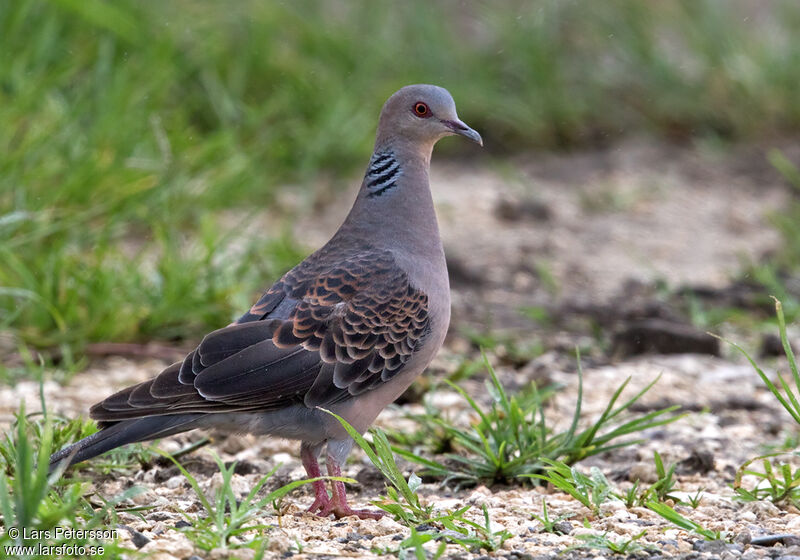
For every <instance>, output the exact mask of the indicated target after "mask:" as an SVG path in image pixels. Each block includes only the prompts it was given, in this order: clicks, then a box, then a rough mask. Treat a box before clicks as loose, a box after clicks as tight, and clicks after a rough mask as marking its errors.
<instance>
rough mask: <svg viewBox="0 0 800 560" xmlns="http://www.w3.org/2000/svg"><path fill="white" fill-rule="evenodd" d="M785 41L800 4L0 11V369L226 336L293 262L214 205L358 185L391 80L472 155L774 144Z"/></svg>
mask: <svg viewBox="0 0 800 560" xmlns="http://www.w3.org/2000/svg"><path fill="white" fill-rule="evenodd" d="M797 29H800V4H798V3H797V2H793V1H785V2H781V1H771V2H746V1H742V2H731V1H723V0H717V1H714V0H704V1H700V0H688V1H684V2H628V1H617V0H610V1H603V2H594V1H584V2H571V1H563V2H555V1H516V2H514V1H511V2H493V1H478V2H457V1H453V0H444V1H441V2H429V1H426V0H407V1H405V2H402V3H391V4H390V3H388V2H372V1H360V2H345V1H333V0H331V1H325V2H308V1H292V2H285V3H277V2H263V1H238V2H210V1H188V0H178V1H173V2H160V3H156V2H140V1H135V0H118V1H115V2H106V1H101V0H52V1H41V0H6V1H3V2H0V333H2V334H0V345H1V346H0V353H2V352H4V351H7V352H11V351H13V352H17V351H19V350H20V349H23V348H30V347H33V348H51V347H58V348H60V350H59V351H60V352H61V353H62V354H63V355H65V356H80V352H81V349H82V348H83V347H84V346H85V344H87V343H88V342H91V341H141V340H150V339H161V340H182V339H192V338H194V337H197V336H199V335H201V334H202V333H204V332H206V331H207V330H209V329H212V328H216V327H218V326H219V325H222V324H225V323H226V322H228V321H229V320H230V319H231V318H232V317H234V316H236V314H237V313H238V312H240V311H241V309H243V308H245V307H246V306H247V305H249V303H250V301H251V299H252V297H253V296H254V295H255V293H256V292H255V291H254V290H256V289H257V287H259V286H264V285H265V284H264V279H267V278H274V277H275V276H277V275H278V274H279V273H280V272H281V271H282V270H284V269H285V268H287V267H288V266H290V265H292V264H294V263H295V262H296V261H297V260H298V259H299V258H300V257H301V256H302V255H303V254H304V253H305V252H306V251H307V249H308V248H306V247H303V246H300V245H298V242H297V241H295V240H293V239H291V238H290V236H289V235H288V234H284V235H282V236H279V237H277V238H276V237H275V236H271V237H268V236H266V235H261V236H259V235H255V236H254V235H252V231H251V232H250V233H249V234H248V235H244V233H243V231H242V228H237V227H230V225H227V226H226V224H225V223H224V222H223V217H224V216H225V213H224V210H226V209H236V211H237V212H239V213H240V216H241V217H240V219H239V222H240V223H241V224H243V225H247V224H249V220H248V216H250V215H252V210H253V209H263V208H267V207H269V206H270V205H272V204H274V202H273V200H274V194H275V189H276V187H277V186H279V185H293V186H292V187H291V188H295V189H298V191H299V192H303V191H307V190H311V189H318V188H320V187H321V186H322V185H328V186H329V187H330V188H338V186H340V185H342V184H344V181H352V180H354V179H353V178H354V177H357V175H358V173H359V172H360V170H361V167H362V166H363V165H364V164H365V162H366V159H367V157H368V154H369V151H370V147H371V143H372V140H373V131H374V126H375V122H376V115H377V112H378V110H379V109H380V106H381V104H382V103H383V101H384V100H385V99H386V97H387V96H388V95H389V94H391V93H392V92H393V91H394V90H395V89H397V88H398V87H400V86H402V85H405V84H407V83H415V82H430V83H436V84H439V85H443V86H445V87H447V88H448V89H450V90H451V92H452V93H453V94H454V97H455V98H456V100H457V102H458V104H459V112H460V114H461V116H462V117H463V118H464V120H466V121H467V122H469V123H470V124H471V125H472V126H474V127H475V128H476V129H478V130H480V131H481V133H482V134H483V135H484V138H485V141H486V145H487V154H486V155H483V156H482V157H486V158H487V159H494V158H503V157H506V156H509V155H519V154H524V153H526V152H531V151H533V150H543V149H544V150H567V149H576V148H582V147H597V146H602V145H608V144H611V143H613V142H615V141H616V140H618V139H620V138H622V137H624V136H626V135H632V134H651V135H654V136H657V137H660V138H663V139H664V140H665V141H670V142H695V141H697V140H698V139H704V140H705V139H712V140H713V141H715V142H719V143H722V144H726V143H733V142H742V141H745V142H765V141H768V140H769V139H771V138H775V137H780V136H785V135H787V134H790V133H792V132H794V131H796V130H797V126H798V124H800V94H799V93H798V92H800V41H798V40H797ZM442 148H443V150H441V152H442V156H443V157H447V156H449V157H458V153H457V151H458V150H461V149H465V147H464V146H463V145H460V144H458V143H455V142H454V143H446V145H444V146H442ZM790 171H791V169H790ZM286 188H290V187H286ZM797 215H798V216H800V212H798V213H797ZM228 221H229V222H230V220H228ZM793 223H796V222H793V221H792V220H789V222H788V224H787V225H786V227H788V228H790V229H791V228H792V227H794V228H795V230H796V228H797V226H796V225H795V226H793V225H792V224H793ZM251 229H252V228H251ZM795 245H798V246H800V242H798V241H797V240H795ZM231 247H236V250H231ZM798 253H800V248H798ZM223 257H224V258H223ZM3 349H5V350H3Z"/></svg>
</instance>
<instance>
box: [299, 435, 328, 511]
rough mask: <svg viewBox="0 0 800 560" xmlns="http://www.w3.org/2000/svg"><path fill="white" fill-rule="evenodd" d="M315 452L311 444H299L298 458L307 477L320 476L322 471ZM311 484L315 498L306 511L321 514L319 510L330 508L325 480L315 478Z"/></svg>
mask: <svg viewBox="0 0 800 560" xmlns="http://www.w3.org/2000/svg"><path fill="white" fill-rule="evenodd" d="M317 452H318V450H315V449H313V448H312V447H311V446H307V445H305V444H302V445H301V446H300V459H301V460H302V461H303V467H305V469H306V473H307V474H308V476H309V478H317V477H319V476H322V472H321V471H320V470H319V462H318V461H317ZM311 485H312V486H313V487H314V495H315V498H314V503H313V504H311V506H310V507H309V508H308V509H307V510H306V511H308V512H309V513H315V512H317V511H319V512H320V515H322V513H321V512H322V511H323V510H328V509H330V503H331V499H330V498H329V497H328V491H327V490H326V489H325V481H324V480H317V481H315V482H312V483H311Z"/></svg>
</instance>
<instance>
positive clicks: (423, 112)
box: [414, 101, 431, 117]
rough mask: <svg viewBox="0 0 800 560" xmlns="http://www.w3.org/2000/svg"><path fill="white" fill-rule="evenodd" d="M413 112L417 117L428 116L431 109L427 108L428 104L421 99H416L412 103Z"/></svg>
mask: <svg viewBox="0 0 800 560" xmlns="http://www.w3.org/2000/svg"><path fill="white" fill-rule="evenodd" d="M414 114H415V115H417V116H418V117H429V116H430V115H431V110H430V109H428V106H427V105H425V103H423V102H422V101H417V102H416V103H415V104H414Z"/></svg>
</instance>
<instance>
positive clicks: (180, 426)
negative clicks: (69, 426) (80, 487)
mask: <svg viewBox="0 0 800 560" xmlns="http://www.w3.org/2000/svg"><path fill="white" fill-rule="evenodd" d="M201 416H203V415H202V414H180V415H178V414H176V415H174V416H150V417H146V418H136V419H133V420H123V421H121V422H116V423H114V424H111V425H109V426H107V427H104V428H102V429H101V430H100V431H99V432H96V433H94V434H92V435H90V436H88V437H85V438H83V439H82V440H80V441H78V442H76V443H73V444H72V445H69V446H67V447H65V448H64V449H62V450H61V451H57V452H56V453H53V454H52V455H51V456H50V471H51V472H52V471H53V470H54V469H55V468H56V467H57V466H59V465H60V464H61V463H62V462H63V461H66V462H67V464H66V466H70V465H74V464H75V463H80V462H81V461H86V460H87V459H91V458H92V457H96V456H98V455H101V454H102V453H105V452H106V451H110V450H112V449H116V448H117V447H121V446H123V445H126V444H128V443H136V442H139V441H148V440H152V439H158V438H162V437H167V436H171V435H173V434H178V433H180V432H185V431H186V430H191V429H192V428H193V427H194V423H195V421H196V420H197V419H198V418H200V417H201Z"/></svg>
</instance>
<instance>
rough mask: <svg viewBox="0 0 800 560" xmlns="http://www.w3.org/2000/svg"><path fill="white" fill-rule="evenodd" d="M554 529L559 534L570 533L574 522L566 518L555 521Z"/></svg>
mask: <svg viewBox="0 0 800 560" xmlns="http://www.w3.org/2000/svg"><path fill="white" fill-rule="evenodd" d="M553 531H554V532H556V533H558V534H559V535H569V534H570V533H571V532H572V523H570V522H569V521H566V520H564V521H559V522H558V523H553Z"/></svg>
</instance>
